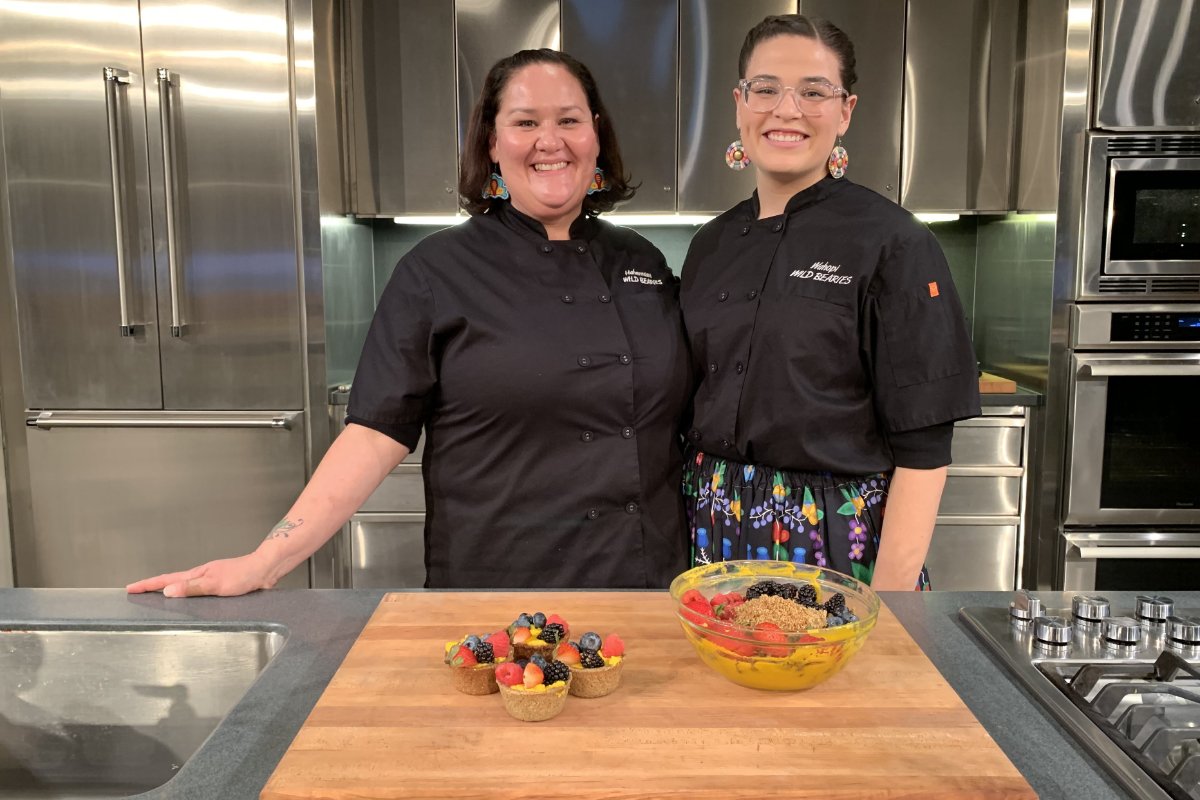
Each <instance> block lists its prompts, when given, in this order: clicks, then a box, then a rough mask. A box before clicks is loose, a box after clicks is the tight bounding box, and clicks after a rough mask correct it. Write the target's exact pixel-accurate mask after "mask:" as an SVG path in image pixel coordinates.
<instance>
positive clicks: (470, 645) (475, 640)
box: [463, 633, 483, 651]
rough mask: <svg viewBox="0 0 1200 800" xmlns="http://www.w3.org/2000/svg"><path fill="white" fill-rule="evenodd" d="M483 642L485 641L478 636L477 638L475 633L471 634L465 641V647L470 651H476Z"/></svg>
mask: <svg viewBox="0 0 1200 800" xmlns="http://www.w3.org/2000/svg"><path fill="white" fill-rule="evenodd" d="M481 641H483V640H482V639H480V638H479V637H478V636H476V635H475V634H473V633H472V634H471V635H470V636H468V637H467V638H466V639H463V645H464V646H465V647H466V648H467V649H468V650H471V651H474V650H475V648H476V647H478V646H479V643H480V642H481Z"/></svg>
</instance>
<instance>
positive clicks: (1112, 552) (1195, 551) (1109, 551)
mask: <svg viewBox="0 0 1200 800" xmlns="http://www.w3.org/2000/svg"><path fill="white" fill-rule="evenodd" d="M1072 544H1074V543H1072ZM1075 546H1076V547H1078V548H1079V557H1080V558H1145V559H1185V558H1194V559H1198V560H1200V547H1099V546H1095V545H1086V544H1075Z"/></svg>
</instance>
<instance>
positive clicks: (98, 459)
mask: <svg viewBox="0 0 1200 800" xmlns="http://www.w3.org/2000/svg"><path fill="white" fill-rule="evenodd" d="M311 19H312V12H311V8H310V6H309V5H308V4H307V3H305V2H287V0H210V1H209V2H206V3H205V4H202V5H199V4H191V3H184V2H173V1H172V0H140V2H138V0H124V2H118V0H102V1H100V0H71V1H70V2H54V1H53V0H44V1H43V2H14V3H0V148H2V153H3V160H4V170H3V174H4V175H5V176H6V183H5V185H4V186H3V187H2V188H3V191H5V192H6V193H7V208H8V214H9V217H8V230H9V236H10V241H9V242H8V243H7V244H8V246H9V248H10V252H9V253H8V254H7V258H6V259H0V261H6V262H7V269H6V270H5V272H6V273H7V274H5V275H3V278H4V280H6V281H10V287H11V290H12V291H11V298H12V303H11V304H10V305H11V306H12V308H11V311H12V313H14V314H15V325H13V326H12V327H13V328H15V330H16V333H17V337H18V340H19V354H20V384H21V385H20V391H21V397H22V398H23V408H24V411H25V413H24V420H23V421H24V423H25V428H24V431H23V432H24V435H25V444H26V456H27V463H26V464H24V465H22V466H25V467H27V470H28V487H29V507H30V509H31V519H30V520H28V523H29V524H25V525H20V526H17V527H16V529H15V530H14V533H13V545H14V554H15V560H14V566H15V573H16V582H17V585H19V586H120V585H123V584H124V583H126V582H127V581H130V580H133V579H135V578H139V577H144V576H147V575H150V574H153V573H156V572H160V571H165V570H174V569H182V568H184V567H187V566H191V565H193V564H197V563H200V562H201V561H204V560H208V559H212V558H218V557H224V556H232V555H236V554H240V553H243V552H247V551H249V550H250V549H252V548H253V547H254V546H256V545H257V544H258V542H260V541H261V540H262V538H263V537H264V536H265V535H266V533H267V532H268V531H269V530H270V528H271V526H272V525H273V524H274V523H275V522H276V521H278V519H279V518H280V517H281V516H282V515H283V514H284V513H285V512H286V511H287V509H288V506H289V505H290V503H291V502H292V501H293V500H294V499H295V497H296V495H297V494H298V493H299V491H300V489H301V488H302V487H303V484H304V481H305V478H306V474H307V463H308V460H309V458H310V448H311V447H312V442H311V440H310V431H309V430H308V428H309V420H310V419H311V418H312V416H313V415H312V414H311V413H310V410H311V408H312V407H313V398H314V397H320V398H322V401H321V402H322V403H323V393H324V387H323V386H322V385H321V384H323V382H324V372H323V370H324V361H323V355H322V352H321V344H322V343H323V335H322V334H321V322H320V320H321V316H320V283H319V269H320V268H319V218H318V212H317V208H316V202H315V194H316V192H315V165H314V162H315V155H314V154H315V143H314V141H313V130H314V128H313V125H312V116H313V91H312V38H313V37H312V27H311ZM0 207H3V206H2V205H0ZM0 313H4V314H8V313H10V308H7V307H6V308H4V309H3V310H2V312H0ZM310 330H311V331H312V336H311V337H310ZM321 417H322V419H323V415H321ZM287 584H288V585H308V574H307V570H305V569H303V568H301V569H299V570H297V571H296V572H295V573H293V575H292V576H291V577H290V578H289V579H288V580H287Z"/></svg>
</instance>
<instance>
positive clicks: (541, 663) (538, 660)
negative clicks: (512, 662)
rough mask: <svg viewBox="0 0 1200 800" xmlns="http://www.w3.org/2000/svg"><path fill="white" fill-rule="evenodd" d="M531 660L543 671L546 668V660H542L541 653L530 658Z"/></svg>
mask: <svg viewBox="0 0 1200 800" xmlns="http://www.w3.org/2000/svg"><path fill="white" fill-rule="evenodd" d="M529 660H530V661H532V662H533V663H535V664H537V665H538V666H539V667H541V668H542V669H545V668H546V659H544V658H542V656H541V654H540V653H534V654H533V655H532V656H530V657H529Z"/></svg>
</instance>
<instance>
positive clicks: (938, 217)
mask: <svg viewBox="0 0 1200 800" xmlns="http://www.w3.org/2000/svg"><path fill="white" fill-rule="evenodd" d="M913 216H914V217H916V218H917V219H919V220H921V222H957V221H958V217H959V215H958V214H913Z"/></svg>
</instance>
